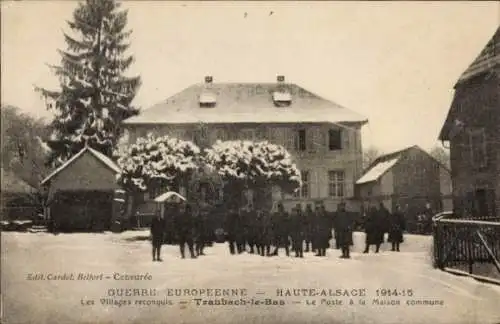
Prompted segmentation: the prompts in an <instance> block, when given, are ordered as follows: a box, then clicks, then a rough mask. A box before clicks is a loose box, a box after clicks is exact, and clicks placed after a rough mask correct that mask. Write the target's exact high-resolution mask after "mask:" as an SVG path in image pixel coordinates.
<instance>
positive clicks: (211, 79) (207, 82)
mask: <svg viewBox="0 0 500 324" xmlns="http://www.w3.org/2000/svg"><path fill="white" fill-rule="evenodd" d="M212 81H213V77H212V76H211V75H207V76H206V77H205V83H206V84H210V83H212Z"/></svg>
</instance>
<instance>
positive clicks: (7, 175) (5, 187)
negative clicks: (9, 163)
mask: <svg viewBox="0 0 500 324" xmlns="http://www.w3.org/2000/svg"><path fill="white" fill-rule="evenodd" d="M1 182H2V184H1V189H2V192H3V193H16V194H23V193H32V192H35V191H36V188H35V187H33V186H31V185H30V184H28V183H27V182H26V181H24V180H23V179H21V178H20V177H18V176H17V175H16V174H15V173H13V172H11V171H7V170H4V169H3V168H1Z"/></svg>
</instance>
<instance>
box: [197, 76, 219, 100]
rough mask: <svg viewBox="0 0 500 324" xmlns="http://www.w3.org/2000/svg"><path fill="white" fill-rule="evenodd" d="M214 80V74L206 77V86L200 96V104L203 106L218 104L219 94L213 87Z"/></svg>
mask: <svg viewBox="0 0 500 324" xmlns="http://www.w3.org/2000/svg"><path fill="white" fill-rule="evenodd" d="M212 81H213V78H212V76H206V77H205V88H204V89H203V91H202V92H201V94H200V97H199V104H200V107H201V108H212V107H215V105H216V104H217V96H216V94H215V92H214V91H213V90H212V87H211V86H212Z"/></svg>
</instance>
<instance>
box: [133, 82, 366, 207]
mask: <svg viewBox="0 0 500 324" xmlns="http://www.w3.org/2000/svg"><path fill="white" fill-rule="evenodd" d="M366 123H367V120H366V119H365V118H364V117H362V116H360V115H358V114H357V113H355V112H353V111H351V110H349V109H347V108H344V107H342V106H340V105H337V104H335V103H333V102H331V101H328V100H326V99H324V98H321V97H320V96H318V95H315V94H313V93H311V92H309V91H307V90H305V89H303V88H301V87H299V86H297V85H295V84H290V83H286V82H285V81H284V77H282V76H279V77H278V80H277V82H276V83H214V82H212V77H206V78H205V82H204V83H201V84H195V85H193V86H191V87H188V88H187V89H185V90H183V91H181V92H180V93H178V94H176V95H174V96H172V97H170V98H169V99H167V100H166V101H164V102H162V103H159V104H157V105H155V106H153V107H151V108H149V109H147V110H144V111H143V112H142V114H141V115H139V116H136V117H132V118H130V119H128V120H126V121H124V127H125V129H126V131H127V137H128V141H129V142H130V143H133V142H135V140H136V139H137V138H138V137H144V136H146V135H147V134H148V133H152V134H153V135H155V136H163V135H170V136H174V137H177V138H181V139H184V140H191V141H193V142H194V143H195V144H197V145H198V146H200V147H201V148H205V147H209V146H210V145H212V144H213V143H215V142H216V141H217V140H221V141H224V140H254V141H260V140H267V141H269V142H271V143H275V144H279V145H283V146H284V147H286V148H287V150H288V151H289V152H290V153H291V155H292V156H293V159H294V162H295V163H296V164H297V166H298V168H299V169H300V170H301V172H302V180H303V183H304V184H303V186H302V188H301V189H300V190H298V191H297V192H296V193H295V194H293V195H284V194H283V193H281V192H280V190H279V188H273V194H272V195H273V200H274V201H282V202H283V203H284V205H285V208H291V207H292V206H295V204H297V203H302V204H307V203H312V202H314V201H317V200H321V201H323V202H324V204H325V206H326V208H327V209H329V210H335V208H336V205H337V204H338V203H339V202H340V201H342V200H347V199H350V198H352V197H353V196H354V182H355V180H356V179H357V178H358V177H359V176H360V174H361V172H362V170H361V162H362V148H361V128H362V126H363V125H364V124H366Z"/></svg>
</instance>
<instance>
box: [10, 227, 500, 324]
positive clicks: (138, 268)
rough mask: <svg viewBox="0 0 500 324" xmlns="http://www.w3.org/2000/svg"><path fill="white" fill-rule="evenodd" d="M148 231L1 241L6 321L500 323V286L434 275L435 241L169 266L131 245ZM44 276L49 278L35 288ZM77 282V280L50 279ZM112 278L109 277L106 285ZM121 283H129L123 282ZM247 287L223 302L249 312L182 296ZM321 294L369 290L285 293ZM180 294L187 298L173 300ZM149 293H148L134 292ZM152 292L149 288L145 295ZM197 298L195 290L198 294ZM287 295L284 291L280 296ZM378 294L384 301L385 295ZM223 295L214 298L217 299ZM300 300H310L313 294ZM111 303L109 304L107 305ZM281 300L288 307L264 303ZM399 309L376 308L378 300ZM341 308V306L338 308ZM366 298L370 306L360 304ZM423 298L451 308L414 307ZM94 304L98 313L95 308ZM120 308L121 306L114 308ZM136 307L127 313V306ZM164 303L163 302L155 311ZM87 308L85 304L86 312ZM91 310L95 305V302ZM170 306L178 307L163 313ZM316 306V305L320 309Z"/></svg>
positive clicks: (358, 241) (173, 259)
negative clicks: (396, 248) (348, 255)
mask: <svg viewBox="0 0 500 324" xmlns="http://www.w3.org/2000/svg"><path fill="white" fill-rule="evenodd" d="M140 235H147V232H126V233H122V234H111V233H107V234H60V235H57V236H54V235H50V234H45V233H39V234H28V233H2V244H1V247H2V269H1V270H2V271H1V276H2V312H3V314H2V315H3V316H2V317H3V321H2V322H3V323H7V324H10V323H172V324H175V323H290V324H295V323H398V324H399V323H412V324H414V323H415V324H417V323H441V324H444V323H446V324H448V323H449V324H461V323H463V324H472V323H478V324H479V323H480V324H483V323H484V324H488V323H490V324H493V323H500V288H499V287H497V286H494V285H489V284H483V283H479V282H477V281H475V280H473V279H470V278H464V277H457V276H453V275H450V274H448V273H444V272H441V271H438V270H434V269H433V268H432V267H431V262H430V256H431V254H430V252H429V251H430V246H431V238H430V237H423V236H411V235H408V236H406V239H405V243H404V244H403V245H402V252H400V253H397V252H390V251H387V250H388V248H389V246H388V244H385V245H384V246H383V248H382V251H381V253H379V254H374V253H370V254H362V253H360V252H361V251H362V249H363V239H364V235H363V234H361V233H356V235H355V247H354V252H353V253H352V259H350V260H345V259H339V258H338V255H339V251H337V250H332V249H330V250H328V252H327V257H326V258H317V257H314V256H313V255H312V254H311V253H307V254H306V255H305V258H304V259H296V258H293V257H289V258H287V257H285V256H284V251H280V253H281V255H280V256H279V257H260V256H256V255H251V254H246V253H245V254H241V255H236V256H231V255H230V254H229V252H228V249H227V247H226V246H225V245H224V244H216V245H214V246H213V247H211V248H208V249H207V250H206V253H207V255H206V256H202V257H200V258H198V259H194V260H193V259H185V260H182V259H180V257H179V252H178V248H177V247H175V246H164V247H163V250H162V255H163V259H164V262H163V263H158V262H152V261H151V253H150V252H151V251H150V244H149V242H148V241H144V240H133V239H131V238H133V237H134V236H140ZM88 273H92V274H94V275H96V276H99V275H101V274H103V277H102V280H78V275H79V274H88ZM115 273H118V274H120V275H124V274H127V275H136V274H137V275H141V274H143V275H146V274H147V276H146V277H145V280H115V279H113V277H114V274H115ZM36 274H42V275H44V279H43V280H42V279H39V280H28V276H29V275H31V276H32V277H31V278H35V277H34V275H36ZM56 274H67V276H70V275H71V274H73V276H74V279H75V280H49V278H50V277H49V275H56ZM107 276H109V278H106V277H107ZM122 279H123V277H122ZM120 288H131V289H154V290H152V294H154V295H155V296H142V297H141V296H136V297H131V296H128V297H127V296H124V297H114V300H113V297H110V295H113V294H117V293H119V289H120ZM210 288H213V289H230V288H233V289H240V293H241V290H243V292H246V296H243V297H240V296H234V297H225V298H226V300H233V301H234V300H240V299H243V300H245V301H246V302H247V304H246V305H239V306H238V305H218V306H209V305H205V306H204V305H198V304H197V303H202V302H203V301H200V300H198V301H197V300H196V299H200V298H201V299H202V300H204V301H206V302H207V303H208V302H215V301H216V300H219V301H220V300H221V299H220V298H219V297H210V296H207V295H205V296H204V297H190V296H187V295H186V293H187V292H186V291H184V289H198V290H197V292H198V293H200V290H205V294H207V291H208V289H210ZM293 288H295V289H301V288H305V289H310V288H323V289H331V290H332V292H334V291H335V290H336V289H340V290H342V292H343V290H344V289H346V290H348V293H353V291H352V290H356V291H357V292H359V291H361V293H362V294H365V296H362V297H359V296H353V297H352V300H353V302H354V305H350V304H349V302H350V298H349V297H342V296H337V297H335V296H329V297H321V296H312V297H308V296H303V297H293V296H279V294H278V290H279V289H293ZM172 289H182V291H181V292H182V296H171V297H169V296H168V294H169V293H172V292H175V291H173V290H172ZM379 289H389V290H391V291H393V290H397V292H398V293H399V294H402V293H403V292H405V294H406V295H408V290H412V293H413V296H412V297H408V296H398V297H396V296H395V297H391V298H382V297H381V298H378V297H377V290H379ZM129 292H131V293H142V290H139V291H135V292H134V290H129ZM147 292H148V293H149V292H150V290H148V291H147ZM195 292H196V291H190V293H191V294H192V293H195ZM282 292H283V293H285V292H286V291H284V290H283V291H282ZM381 292H382V291H379V292H378V293H381ZM212 293H215V291H212ZM301 293H310V291H307V292H302V291H301ZM101 299H106V300H103V302H105V303H107V304H105V305H103V304H102V303H101ZM268 299H269V300H273V301H274V302H277V303H279V302H281V301H282V302H284V305H265V304H264V305H256V301H263V302H264V303H265V302H266V300H268ZM376 299H378V300H379V302H381V301H388V300H392V302H393V303H398V302H399V305H377V304H374V300H376ZM336 300H339V301H340V302H342V305H339V304H338V303H339V301H336ZM362 300H364V301H365V302H366V304H365V305H360V302H361V301H362ZM419 300H420V301H421V300H431V301H436V300H437V301H442V302H443V305H432V306H431V305H408V304H407V302H409V303H410V304H411V303H415V302H416V301H419ZM92 301H93V303H94V304H93V305H92V304H91V303H92ZM113 302H116V303H120V302H121V303H122V306H118V305H109V303H113ZM129 302H130V303H131V305H123V304H127V303H129ZM148 302H149V303H151V302H156V303H158V305H157V304H152V305H147V303H148ZM82 303H83V304H85V305H83V304H82ZM87 303H88V304H87ZM161 303H171V305H169V304H167V305H161ZM314 303H316V304H315V305H314Z"/></svg>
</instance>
